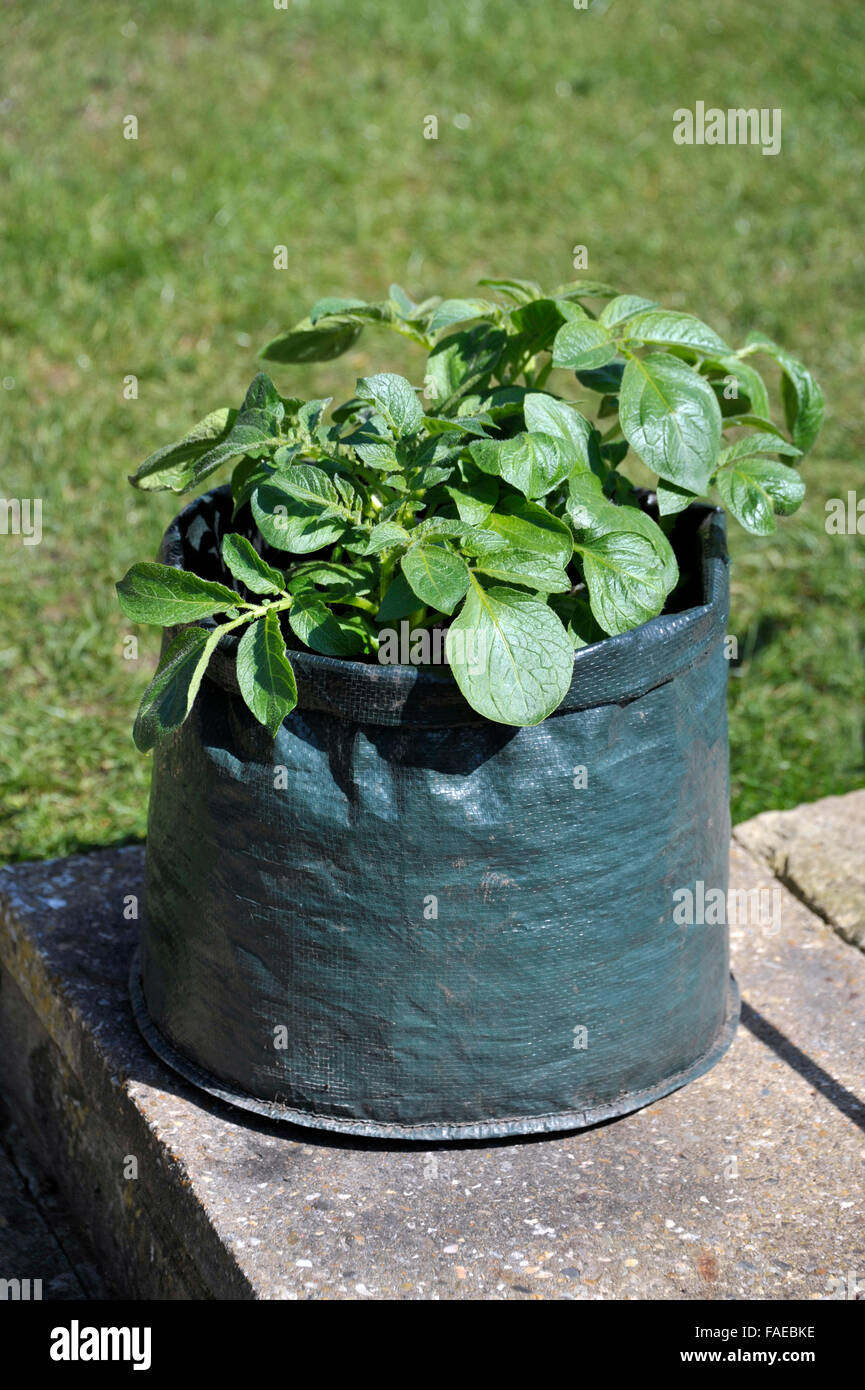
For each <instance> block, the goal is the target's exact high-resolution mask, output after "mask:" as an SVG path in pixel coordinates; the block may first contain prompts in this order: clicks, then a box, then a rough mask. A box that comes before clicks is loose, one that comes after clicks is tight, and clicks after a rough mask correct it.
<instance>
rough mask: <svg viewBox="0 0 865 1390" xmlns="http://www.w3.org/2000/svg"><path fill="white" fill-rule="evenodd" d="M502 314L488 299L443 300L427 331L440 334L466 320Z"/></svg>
mask: <svg viewBox="0 0 865 1390" xmlns="http://www.w3.org/2000/svg"><path fill="white" fill-rule="evenodd" d="M500 312H501V310H500V309H499V308H498V306H497V305H496V304H491V303H490V301H489V300H488V299H443V300H442V302H441V304H439V306H438V308H437V309H436V310H435V312H434V314H433V316H432V318H431V319H430V321H429V323H428V324H427V331H428V332H429V333H440V332H441V331H442V329H443V328H451V327H452V326H453V325H454V324H455V323H464V322H465V320H466V319H479V318H488V317H489V316H490V314H498V313H500Z"/></svg>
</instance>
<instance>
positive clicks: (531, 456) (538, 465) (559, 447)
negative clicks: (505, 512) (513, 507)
mask: <svg viewBox="0 0 865 1390" xmlns="http://www.w3.org/2000/svg"><path fill="white" fill-rule="evenodd" d="M469 453H470V454H471V456H472V460H473V462H474V463H475V464H477V466H478V468H479V469H480V470H481V472H482V473H489V474H492V475H493V476H497V477H501V478H504V480H505V482H507V483H510V484H511V486H512V487H515V488H517V489H518V490H519V491H520V492H522V493H523V494H524V495H525V496H526V497H529V498H535V497H544V496H545V495H546V493H548V492H551V491H552V489H553V488H554V487H558V485H559V483H562V482H564V481H565V479H566V478H567V477H568V476H569V474H570V473H571V471H572V469H573V468H574V467H575V465H576V464H577V458H576V456H575V452H574V449H573V447H572V445H571V443H570V440H568V439H566V438H563V437H562V436H558V437H556V436H553V435H550V434H517V435H514V436H513V438H511V439H479V440H477V441H476V442H475V443H474V444H472V445H471V446H470V448H469Z"/></svg>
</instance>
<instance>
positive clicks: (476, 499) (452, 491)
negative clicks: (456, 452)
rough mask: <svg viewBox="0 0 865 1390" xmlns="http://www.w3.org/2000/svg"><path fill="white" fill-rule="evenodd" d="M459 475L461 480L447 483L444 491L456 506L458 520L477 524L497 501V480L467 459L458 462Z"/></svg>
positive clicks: (473, 524) (486, 515)
mask: <svg viewBox="0 0 865 1390" xmlns="http://www.w3.org/2000/svg"><path fill="white" fill-rule="evenodd" d="M460 475H461V481H460V482H459V483H451V484H449V485H448V486H447V487H446V488H445V492H446V493H447V494H448V496H449V497H450V498H451V500H452V501H453V503H454V505H455V506H456V509H457V512H458V514H459V518H460V521H464V522H466V523H467V524H468V525H470V526H479V525H480V523H481V522H482V521H483V520H484V519H485V518H486V517H488V516H489V514H490V512H491V511H492V509H493V507H494V506H495V505H496V502H497V501H498V498H499V485H498V482H497V480H496V479H495V478H494V477H492V476H490V475H489V474H487V473H482V472H481V471H480V469H479V468H478V467H477V466H476V465H475V464H473V463H470V462H469V461H468V460H464V461H463V462H462V463H461V464H460Z"/></svg>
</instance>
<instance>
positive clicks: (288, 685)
mask: <svg viewBox="0 0 865 1390" xmlns="http://www.w3.org/2000/svg"><path fill="white" fill-rule="evenodd" d="M237 683H238V685H239V686H240V693H241V695H242V696H243V698H244V700H245V702H246V704H247V706H248V708H249V709H250V710H251V711H252V713H253V714H254V715H255V717H256V719H257V720H258V722H259V724H263V725H264V726H265V728H266V729H267V730H268V732H269V734H270V736H271V738H275V737H276V733H277V730H278V729H279V726H280V725H281V723H282V721H283V720H284V719H285V717H286V716H287V715H289V714H291V711H292V710H293V709H294V707H295V705H296V704H297V684H296V682H295V679H294V671H293V670H292V669H291V664H290V662H289V660H288V656H287V654H286V650H285V642H284V640H283V636H282V631H281V629H280V626H279V615H278V613H276V612H275V611H274V609H273V608H269V609H268V610H267V612H266V613H265V615H264V617H263V618H259V619H258V620H257V622H254V623H253V624H252V625H251V626H250V627H248V628H247V629H246V632H244V634H243V636H242V637H241V639H240V642H239V644H238V647H237Z"/></svg>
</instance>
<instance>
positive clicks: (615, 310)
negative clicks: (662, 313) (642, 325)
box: [599, 294, 658, 328]
mask: <svg viewBox="0 0 865 1390" xmlns="http://www.w3.org/2000/svg"><path fill="white" fill-rule="evenodd" d="M657 307H658V306H657V304H656V303H655V301H654V300H653V299H641V298H640V296H639V295H638V294H617V295H616V297H615V299H611V300H610V302H609V304H605V305H604V307H603V309H602V310H601V312H600V315H599V322H600V323H602V324H604V326H605V327H606V328H617V327H618V325H619V324H621V323H627V321H628V319H632V318H634V317H635V316H636V315H637V314H641V313H643V311H644V310H646V309H656V308H657Z"/></svg>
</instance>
